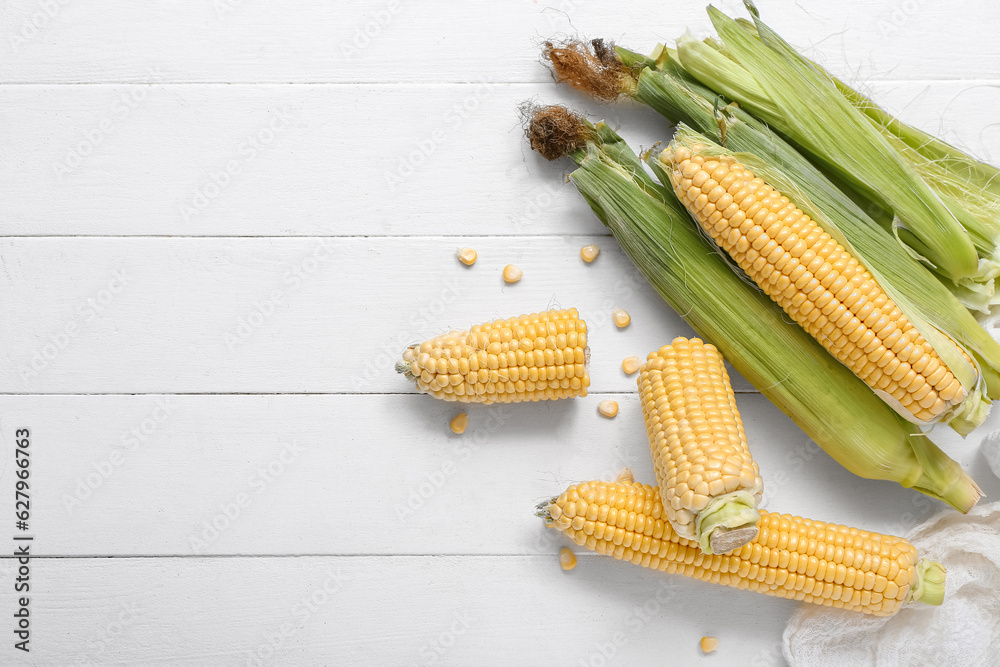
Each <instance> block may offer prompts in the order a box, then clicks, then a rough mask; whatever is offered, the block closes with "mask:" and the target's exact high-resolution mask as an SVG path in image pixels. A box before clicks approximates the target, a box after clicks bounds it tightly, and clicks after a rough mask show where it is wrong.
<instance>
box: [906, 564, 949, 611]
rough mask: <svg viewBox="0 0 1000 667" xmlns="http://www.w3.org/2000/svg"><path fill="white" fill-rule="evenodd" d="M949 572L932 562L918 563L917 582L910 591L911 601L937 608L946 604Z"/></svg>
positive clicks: (942, 566)
mask: <svg viewBox="0 0 1000 667" xmlns="http://www.w3.org/2000/svg"><path fill="white" fill-rule="evenodd" d="M946 573H947V571H946V570H945V567H944V565H942V564H941V563H937V562H935V561H930V560H921V561H920V562H919V563H917V581H916V583H915V584H913V588H912V589H911V591H910V599H911V600H916V601H918V602H923V603H924V604H929V605H933V606H935V607H937V606H938V605H940V604H941V603H942V602H944V582H945V576H946Z"/></svg>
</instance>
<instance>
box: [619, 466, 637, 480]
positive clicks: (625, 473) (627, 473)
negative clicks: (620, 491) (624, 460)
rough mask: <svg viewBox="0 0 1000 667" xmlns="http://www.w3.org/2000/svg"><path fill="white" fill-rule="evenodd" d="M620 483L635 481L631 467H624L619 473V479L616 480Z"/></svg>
mask: <svg viewBox="0 0 1000 667" xmlns="http://www.w3.org/2000/svg"><path fill="white" fill-rule="evenodd" d="M615 481H616V482H618V483H619V484H631V483H632V482H634V481H635V477H633V476H632V469H631V468H622V471H621V472H620V473H618V479H617V480H615Z"/></svg>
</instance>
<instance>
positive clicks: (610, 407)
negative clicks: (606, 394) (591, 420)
mask: <svg viewBox="0 0 1000 667" xmlns="http://www.w3.org/2000/svg"><path fill="white" fill-rule="evenodd" d="M597 411H598V412H600V413H601V414H602V415H604V416H605V417H614V416H615V415H617V414H618V403H616V402H615V401H612V400H611V399H610V398H606V399H604V400H603V401H601V402H600V403H598V405H597Z"/></svg>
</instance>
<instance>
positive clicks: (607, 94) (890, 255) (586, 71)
mask: <svg viewBox="0 0 1000 667" xmlns="http://www.w3.org/2000/svg"><path fill="white" fill-rule="evenodd" d="M545 55H546V57H547V59H548V60H549V61H550V63H551V64H552V67H553V70H554V72H555V75H556V78H557V79H559V80H561V81H566V82H569V83H571V84H572V85H573V86H574V87H576V88H577V89H579V90H582V91H583V92H586V93H588V94H590V95H593V96H596V97H599V98H601V99H605V100H610V99H615V98H617V97H619V96H622V95H627V96H630V97H632V98H634V99H636V100H637V101H640V102H642V103H645V104H648V105H649V106H651V107H652V108H654V109H655V110H657V111H658V112H659V113H661V114H663V115H664V116H665V117H667V118H668V119H669V120H671V121H673V122H683V123H687V124H689V125H691V126H693V127H695V128H696V129H697V130H698V131H700V132H702V133H704V134H711V135H712V136H713V137H714V138H715V139H716V140H717V141H721V142H723V143H724V144H725V145H726V147H727V148H729V149H731V150H732V151H733V152H739V154H740V155H741V157H742V158H743V159H744V160H750V161H755V162H756V164H758V165H761V167H760V168H761V169H765V170H767V171H768V172H778V171H780V172H781V178H782V179H784V180H786V181H787V180H791V181H793V186H792V187H793V188H794V190H795V191H796V192H798V193H801V194H802V196H803V198H804V199H806V200H809V201H810V202H811V203H812V205H813V208H815V209H818V210H820V211H822V212H823V214H824V217H825V218H826V219H827V220H828V221H829V222H828V223H827V226H829V227H830V228H831V230H832V231H833V232H834V233H835V234H836V235H837V237H838V241H841V243H843V244H844V245H846V246H848V247H850V248H851V249H852V253H853V254H854V255H856V256H857V258H858V259H859V260H860V262H861V264H862V265H863V266H865V267H867V268H868V269H870V270H871V271H873V272H874V273H876V274H877V275H879V276H880V282H881V283H884V284H886V285H887V286H889V287H891V291H893V292H894V294H895V295H896V298H895V301H896V302H897V303H898V304H900V305H901V313H902V314H904V315H905V316H906V317H907V319H908V320H909V321H912V322H920V329H921V330H922V331H923V330H928V331H930V333H931V336H932V337H935V338H939V336H938V334H939V333H940V334H941V335H942V336H943V338H940V340H939V341H938V343H937V344H938V345H939V346H941V347H946V348H949V349H953V348H954V347H955V345H956V344H957V346H958V347H959V350H960V353H961V357H962V358H961V359H958V358H956V359H955V360H954V363H955V364H957V365H959V366H963V365H965V364H966V361H967V360H972V361H973V362H974V363H973V364H972V365H974V366H975V367H976V371H977V373H978V375H979V376H980V377H981V378H982V381H983V382H982V383H981V384H980V383H977V382H974V381H973V379H972V378H966V379H967V391H966V393H969V394H970V395H971V396H972V397H973V398H971V399H969V400H967V401H966V402H964V405H962V407H961V408H960V409H958V410H955V411H953V412H954V413H955V414H957V415H958V416H957V417H956V418H953V419H951V422H950V424H951V425H952V427H953V428H955V429H956V430H957V431H959V432H960V433H962V434H965V433H968V432H969V431H970V430H971V429H972V428H974V427H975V426H976V425H977V424H979V423H980V422H981V421H982V420H983V419H984V418H985V416H986V412H987V409H988V405H989V401H988V400H987V399H988V398H993V397H996V396H997V395H998V394H1000V376H998V369H1000V345H998V344H997V343H996V341H994V340H993V338H992V337H991V336H990V335H989V334H988V333H987V332H986V331H985V330H984V329H983V328H982V327H981V326H980V325H979V323H978V322H976V320H975V318H973V317H972V315H971V314H970V313H969V311H968V310H967V309H966V308H965V307H964V306H963V305H962V304H961V303H960V302H959V301H958V299H957V298H956V297H955V296H954V295H953V294H952V293H951V292H949V290H948V288H947V287H946V286H945V285H944V284H942V282H941V281H940V280H939V279H938V278H937V277H935V276H934V275H933V274H932V273H931V272H930V271H928V270H927V269H926V268H925V267H924V266H923V265H921V264H920V263H919V262H917V261H916V260H914V259H913V258H912V257H910V256H909V255H908V254H906V253H903V252H900V250H899V246H898V244H897V242H896V240H895V238H893V236H892V235H891V234H890V233H888V232H886V231H885V230H883V229H881V228H879V227H878V226H877V225H876V224H875V223H874V222H873V221H872V220H871V219H870V218H869V217H868V216H867V214H866V213H865V212H864V211H862V210H861V209H860V208H859V207H858V205H857V204H856V203H855V202H854V201H852V200H851V199H850V198H849V197H847V196H846V195H845V194H844V193H843V192H842V191H841V190H840V189H839V188H838V187H837V186H835V185H834V184H833V183H832V182H831V181H830V180H829V179H827V178H826V177H825V176H824V175H823V174H822V173H820V172H819V171H818V170H817V169H816V167H814V166H813V165H812V164H811V163H809V161H808V160H806V159H805V158H804V157H803V156H802V155H801V154H800V153H798V152H797V151H796V150H795V149H794V148H793V147H792V146H791V145H789V144H788V143H787V142H785V141H784V140H783V139H781V138H780V137H779V136H777V135H775V134H774V133H773V132H772V131H771V130H769V129H768V128H767V127H766V126H765V125H764V124H763V123H761V122H760V121H758V120H757V119H756V118H754V117H753V116H750V115H749V114H747V113H746V112H744V111H742V110H741V109H739V108H735V107H731V106H730V107H725V108H718V107H717V106H716V105H717V102H716V100H717V96H716V95H715V94H714V93H713V92H712V91H711V90H709V89H707V88H705V87H704V86H703V85H701V84H700V83H698V82H696V81H694V80H693V79H691V77H690V76H689V75H688V74H687V73H686V72H684V70H683V69H682V68H681V67H680V66H679V65H678V64H677V62H676V60H674V59H672V58H671V57H670V54H669V50H667V49H665V48H660V49H658V51H657V53H656V54H655V55H656V57H655V58H654V57H650V58H645V57H643V56H640V55H638V54H635V53H633V52H631V51H628V50H626V49H622V48H618V49H617V50H612V49H611V48H609V47H608V46H606V45H605V44H604V43H603V42H601V41H600V40H595V41H594V42H593V43H592V44H591V45H590V46H588V45H584V44H581V43H570V44H566V45H562V46H553V45H551V44H550V45H548V47H547V49H546V52H545ZM706 141H707V140H706ZM654 170H655V163H654ZM762 173H763V172H762ZM664 180H665V182H669V180H666V179H664ZM840 235H842V237H843V238H841V236H840ZM889 310H890V311H891V310H892V309H891V308H890V309H889ZM887 333H888V332H887ZM904 347H905V346H904ZM894 368H895V367H894ZM900 375H901V377H900V379H902V378H903V376H905V373H901V374H900ZM884 388H885V387H882V388H881V389H884ZM887 398H888V399H889V401H890V402H891V403H893V404H895V405H894V407H900V408H901V407H902V406H900V405H898V401H897V400H896V399H895V398H893V397H892V396H891V395H887ZM902 414H904V416H910V417H913V415H912V413H910V412H909V411H906V410H904V411H903V412H902ZM942 414H943V413H939V414H937V415H928V414H925V415H924V419H915V421H918V423H926V421H927V418H928V417H930V418H931V420H934V419H936V418H939V417H940V416H941V415H942Z"/></svg>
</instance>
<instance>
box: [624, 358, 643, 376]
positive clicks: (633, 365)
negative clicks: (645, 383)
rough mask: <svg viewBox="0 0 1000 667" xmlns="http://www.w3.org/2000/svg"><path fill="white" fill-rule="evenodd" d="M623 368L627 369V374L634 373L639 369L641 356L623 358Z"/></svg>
mask: <svg viewBox="0 0 1000 667" xmlns="http://www.w3.org/2000/svg"><path fill="white" fill-rule="evenodd" d="M622 370H623V371H625V373H626V374H627V375H632V373H635V372H636V371H637V370H639V357H634V356H633V357H625V358H624V359H622Z"/></svg>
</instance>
